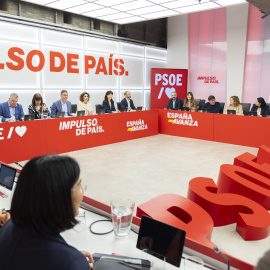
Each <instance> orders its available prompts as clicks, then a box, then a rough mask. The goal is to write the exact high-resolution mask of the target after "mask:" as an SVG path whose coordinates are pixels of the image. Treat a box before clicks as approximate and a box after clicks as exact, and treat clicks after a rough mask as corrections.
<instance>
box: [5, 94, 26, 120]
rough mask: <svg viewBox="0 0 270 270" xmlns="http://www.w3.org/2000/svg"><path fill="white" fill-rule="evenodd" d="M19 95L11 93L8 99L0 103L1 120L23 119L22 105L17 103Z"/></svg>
mask: <svg viewBox="0 0 270 270" xmlns="http://www.w3.org/2000/svg"><path fill="white" fill-rule="evenodd" d="M18 100H19V96H18V95H17V94H16V93H12V94H11V95H10V97H9V99H8V101H6V102H3V103H1V104H0V116H2V122H16V121H20V120H22V121H23V120H24V113H23V107H22V105H20V104H19V103H18Z"/></svg>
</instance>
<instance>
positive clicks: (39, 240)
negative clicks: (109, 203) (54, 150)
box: [0, 156, 93, 270]
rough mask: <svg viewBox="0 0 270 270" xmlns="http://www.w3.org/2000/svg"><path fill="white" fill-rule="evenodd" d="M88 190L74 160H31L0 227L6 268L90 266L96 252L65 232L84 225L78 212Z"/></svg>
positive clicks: (32, 269) (83, 268)
mask: <svg viewBox="0 0 270 270" xmlns="http://www.w3.org/2000/svg"><path fill="white" fill-rule="evenodd" d="M85 188H86V186H85V185H83V184H82V182H81V178H80V167H79V165H78V163H77V162H76V161H75V160H74V159H72V158H70V157H67V156H39V157H35V158H33V159H31V160H30V161H29V162H28V163H27V164H26V165H25V166H24V168H23V169H22V171H21V173H20V175H19V178H18V181H17V186H16V189H15V191H14V194H13V197H12V202H11V210H10V214H11V219H10V220H8V221H7V222H6V223H5V224H4V226H3V227H2V229H1V230H0V250H1V252H0V262H1V270H17V269H27V270H37V269H38V270H48V269H51V270H53V269H55V270H56V269H61V270H71V269H72V270H89V269H90V267H92V263H93V258H92V256H91V254H90V253H88V252H85V251H82V252H80V251H78V250H77V249H75V248H74V247H72V246H70V245H68V244H67V242H66V241H65V240H64V239H63V238H62V236H61V235H60V233H61V232H63V231H65V230H68V229H71V228H73V227H74V226H75V225H76V224H77V223H78V222H77V221H76V219H75V216H77V215H78V213H79V206H80V203H81V201H82V199H83V193H82V192H83V191H85ZM86 258H88V259H89V261H87V259H86Z"/></svg>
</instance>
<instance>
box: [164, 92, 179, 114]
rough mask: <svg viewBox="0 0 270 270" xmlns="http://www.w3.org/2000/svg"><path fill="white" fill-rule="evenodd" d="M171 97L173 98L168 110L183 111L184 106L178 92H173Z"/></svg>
mask: <svg viewBox="0 0 270 270" xmlns="http://www.w3.org/2000/svg"><path fill="white" fill-rule="evenodd" d="M171 97H172V98H171V99H170V100H169V102H168V105H167V107H166V109H170V110H181V109H182V107H183V104H182V101H181V99H179V98H178V97H177V93H176V92H172V95H171Z"/></svg>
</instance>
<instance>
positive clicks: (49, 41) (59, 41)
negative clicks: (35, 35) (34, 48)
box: [40, 29, 83, 49]
mask: <svg viewBox="0 0 270 270" xmlns="http://www.w3.org/2000/svg"><path fill="white" fill-rule="evenodd" d="M40 36H41V43H42V44H46V45H54V46H59V47H66V48H72V49H82V48H83V36H81V35H75V34H68V33H64V32H60V31H54V30H47V29H41V33H40Z"/></svg>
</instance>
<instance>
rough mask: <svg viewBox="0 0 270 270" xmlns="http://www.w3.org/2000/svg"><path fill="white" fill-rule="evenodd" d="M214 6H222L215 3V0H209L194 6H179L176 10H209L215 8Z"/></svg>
mask: <svg viewBox="0 0 270 270" xmlns="http://www.w3.org/2000/svg"><path fill="white" fill-rule="evenodd" d="M213 8H220V6H219V5H217V4H215V3H214V2H208V3H205V4H197V5H193V6H187V7H183V8H177V9H175V10H176V11H177V12H180V13H191V12H198V11H203V10H208V9H213Z"/></svg>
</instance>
